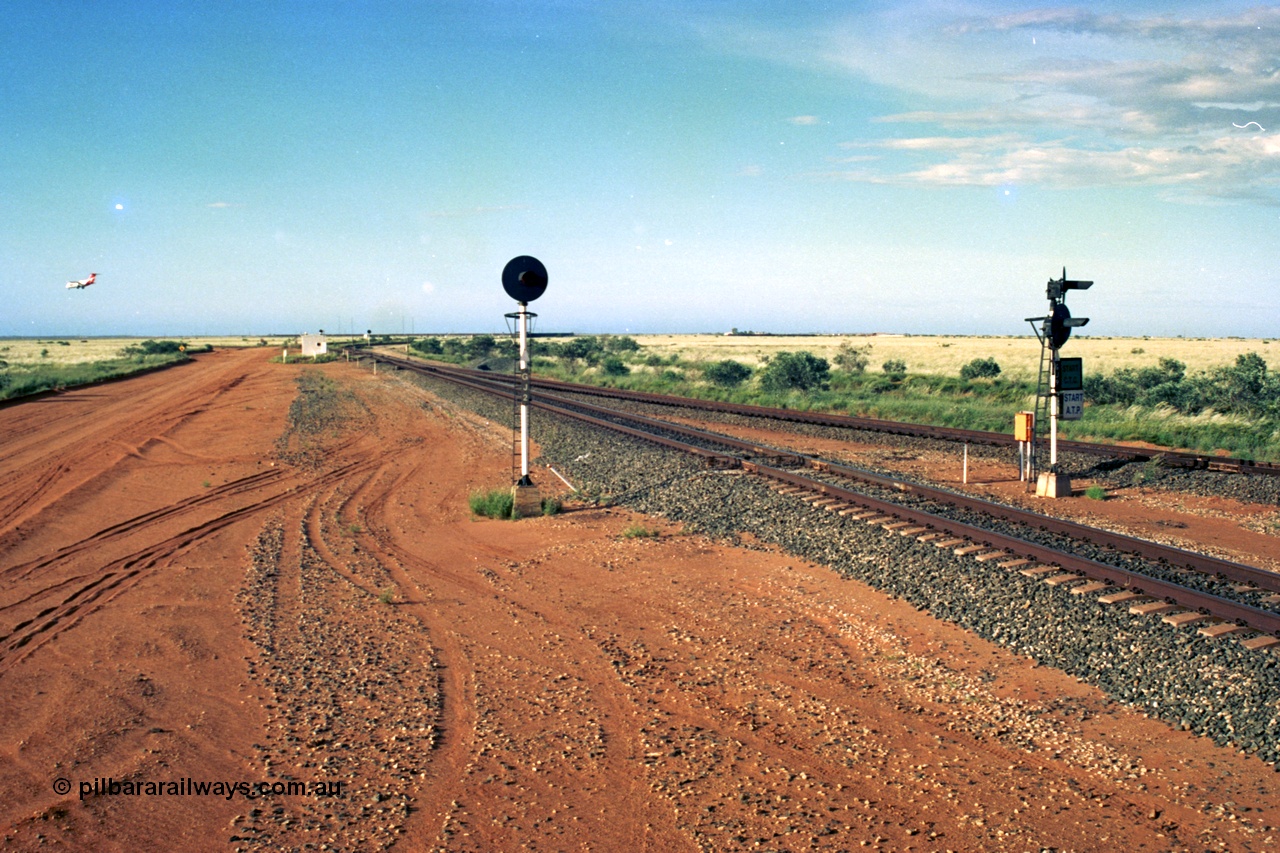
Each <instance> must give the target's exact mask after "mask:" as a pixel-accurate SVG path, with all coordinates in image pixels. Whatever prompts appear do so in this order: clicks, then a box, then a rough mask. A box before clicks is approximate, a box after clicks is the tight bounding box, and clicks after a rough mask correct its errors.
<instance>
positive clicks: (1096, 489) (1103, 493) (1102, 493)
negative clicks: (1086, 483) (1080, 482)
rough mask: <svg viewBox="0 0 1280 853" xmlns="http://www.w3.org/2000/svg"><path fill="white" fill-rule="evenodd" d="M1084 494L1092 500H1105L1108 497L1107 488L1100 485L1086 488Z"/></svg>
mask: <svg viewBox="0 0 1280 853" xmlns="http://www.w3.org/2000/svg"><path fill="white" fill-rule="evenodd" d="M1084 496H1085V497H1086V498H1088V499H1089V500H1091V501H1105V500H1106V499H1107V490H1106V489H1104V488H1102V486H1099V485H1093V486H1090V487H1089V488H1087V489H1085V490H1084Z"/></svg>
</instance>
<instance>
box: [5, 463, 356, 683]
mask: <svg viewBox="0 0 1280 853" xmlns="http://www.w3.org/2000/svg"><path fill="white" fill-rule="evenodd" d="M366 467H368V463H363V464H361V463H354V464H352V465H349V466H347V467H345V468H343V469H340V470H338V471H335V472H330V473H329V474H327V475H326V476H324V477H323V478H322V480H321V481H320V482H316V483H312V484H310V485H293V486H289V487H287V488H286V489H285V490H283V491H277V492H273V493H271V494H268V495H266V496H263V497H259V498H257V499H255V500H253V502H252V503H249V504H243V503H242V504H241V505H239V506H237V507H236V508H234V509H231V510H224V511H221V512H219V513H218V514H217V515H215V516H214V517H213V518H209V519H207V520H204V521H201V522H199V523H197V524H195V525H193V526H191V527H188V528H186V529H185V530H183V531H182V532H181V533H179V534H177V535H175V536H170V537H167V538H165V539H163V540H161V541H158V542H155V543H153V544H151V545H148V546H147V547H145V548H142V549H140V550H136V551H133V552H132V553H130V554H128V555H126V556H124V557H120V558H117V559H115V560H112V561H110V562H108V563H105V564H103V565H101V566H100V567H98V568H96V569H95V570H93V571H92V572H91V573H88V574H84V575H77V576H73V577H70V578H64V579H60V580H58V581H56V582H54V583H52V584H51V585H49V586H46V587H43V588H39V589H36V590H34V591H29V592H27V593H26V594H25V595H24V596H23V597H22V598H21V599H19V600H18V601H15V602H13V603H10V604H6V605H3V606H0V612H5V611H11V612H13V613H17V612H19V611H21V610H27V611H30V610H31V609H33V608H36V607H41V605H40V602H41V601H42V600H44V599H48V598H52V597H55V596H57V595H59V594H61V593H60V591H63V592H65V589H66V587H69V586H75V589H73V590H72V591H71V592H70V594H66V595H65V596H64V597H63V598H61V600H60V601H58V602H57V603H56V604H53V605H51V606H44V607H42V609H40V610H39V611H38V612H37V613H35V615H34V616H26V617H25V618H24V616H23V615H17V617H16V618H17V619H18V621H17V622H16V624H14V626H13V627H12V628H11V629H10V630H9V632H8V633H7V634H5V635H3V636H0V674H2V673H3V672H4V671H5V670H7V669H8V668H9V667H11V666H12V665H14V664H15V663H18V662H19V661H21V660H22V659H23V658H25V657H26V656H28V655H30V654H32V653H34V652H35V651H36V650H37V649H38V648H39V647H40V645H42V644H43V643H45V642H48V641H49V640H50V639H52V638H53V637H55V636H57V635H58V634H60V633H62V632H63V631H67V630H70V629H72V628H74V627H75V626H76V625H78V624H79V623H80V621H81V620H82V619H84V618H85V617H86V616H89V615H90V614H92V613H95V612H97V611H98V610H99V609H101V608H102V607H104V606H106V605H107V604H109V603H111V602H112V601H113V600H115V598H116V597H118V596H119V595H121V594H122V593H124V592H126V591H128V590H129V589H130V588H132V587H133V586H134V585H135V584H136V583H137V582H138V581H139V580H140V579H141V578H142V577H144V576H145V575H146V573H148V572H151V571H153V570H156V569H158V568H163V567H165V566H166V565H169V564H170V563H172V562H173V561H174V560H176V559H177V558H178V557H179V556H180V555H181V554H182V553H183V552H184V551H186V550H187V549H188V548H190V547H192V546H193V545H195V544H196V543H198V542H199V541H200V540H202V539H205V538H207V537H209V536H212V535H214V534H215V533H218V532H219V531H221V530H223V529H224V528H226V527H228V526H229V525H231V524H235V523H237V522H240V521H243V520H245V519H246V518H251V517H252V516H255V515H258V514H260V513H263V512H266V511H268V510H271V509H273V508H274V507H276V506H277V505H279V504H281V503H283V502H286V501H294V500H296V499H298V498H299V497H300V496H303V495H306V494H309V493H312V492H315V491H318V490H320V489H323V488H324V487H325V486H326V485H327V484H330V483H332V482H335V481H338V480H341V479H342V478H343V477H344V476H350V475H351V474H353V473H356V472H358V471H360V470H361V469H363V468H366ZM271 479H274V478H271ZM253 491H256V489H254V488H252V487H250V488H241V489H234V490H230V491H229V492H228V493H226V494H223V495H219V496H217V497H216V498H215V499H212V500H199V499H196V500H193V501H192V502H191V503H190V504H188V505H185V506H179V507H173V508H169V509H168V510H162V511H158V512H157V513H155V514H154V517H152V518H148V519H143V520H141V521H138V522H137V523H134V524H124V525H120V526H118V528H117V529H114V530H109V531H102V532H100V535H99V534H95V536H94V537H91V538H90V539H89V540H82V541H81V542H79V543H77V544H76V545H75V546H69V547H68V548H67V549H66V550H65V553H63V554H59V555H55V556H53V557H51V558H50V559H48V560H45V561H40V562H38V563H37V564H36V565H34V566H29V567H18V568H19V569H23V568H25V571H19V572H18V576H19V577H20V578H26V577H28V576H30V575H31V574H32V573H33V572H35V571H37V570H49V569H51V568H54V567H60V566H61V565H62V564H63V563H66V562H68V561H71V560H73V559H74V558H77V557H79V556H80V555H82V554H83V553H84V552H87V551H91V550H92V548H93V547H94V546H95V545H97V544H100V542H101V541H102V540H104V539H107V538H110V537H126V536H127V537H130V538H132V537H134V536H137V535H139V533H141V532H144V529H145V528H147V527H149V526H150V525H152V524H155V523H156V522H157V521H159V520H161V519H164V520H168V519H169V518H170V517H171V516H173V515H175V514H188V513H190V512H192V511H194V510H196V509H202V508H204V507H205V506H206V505H207V504H210V503H213V504H218V503H222V502H224V501H225V500H226V499H227V498H232V497H234V498H241V499H243V495H244V493H245V492H253ZM213 509H214V510H215V511H217V509H218V508H217V507H214V508H213ZM68 620H70V621H68Z"/></svg>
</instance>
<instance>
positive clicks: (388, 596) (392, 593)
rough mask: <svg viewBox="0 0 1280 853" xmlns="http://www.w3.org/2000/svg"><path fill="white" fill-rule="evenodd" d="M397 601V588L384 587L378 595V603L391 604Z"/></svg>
mask: <svg viewBox="0 0 1280 853" xmlns="http://www.w3.org/2000/svg"><path fill="white" fill-rule="evenodd" d="M395 600H396V588H395V587H394V586H388V587H383V588H382V591H381V592H379V593H378V601H381V602H382V603H383V604H390V603H392V602H393V601H395Z"/></svg>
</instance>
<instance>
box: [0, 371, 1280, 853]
mask: <svg viewBox="0 0 1280 853" xmlns="http://www.w3.org/2000/svg"><path fill="white" fill-rule="evenodd" d="M269 357H270V353H268V352H266V351H264V350H245V351H238V352H236V351H228V352H221V353H215V354H213V355H210V356H202V357H201V358H200V359H199V360H198V362H196V363H195V364H191V365H187V366H184V367H181V368H177V369H174V370H170V371H166V372H163V373H158V374H152V375H148V376H143V377H140V378H137V379H133V380H129V381H126V382H119V383H114V384H109V385H103V386H99V387H96V388H88V389H83V390H79V391H71V392H67V393H64V394H61V395H58V396H54V397H48V398H44V399H42V400H38V401H35V402H31V403H27V404H22V405H17V406H10V407H8V408H3V409H0V793H2V794H3V797H0V838H2V839H3V843H2V844H0V847H3V849H14V850H28V849H49V848H50V847H51V846H54V845H57V846H58V847H61V848H63V849H73V850H121V851H134V850H151V849H174V850H176V849H182V850H221V851H227V850H235V849H244V850H275V849H333V850H376V849H384V848H385V847H387V846H389V845H394V847H395V848H396V849H403V850H475V851H492V850H521V849H527V850H618V849H630V850H653V851H680V850H690V851H693V850H753V849H762V850H764V849H767V850H842V849H848V850H853V849H881V850H939V851H940V850H1038V849H1041V848H1053V849H1059V850H1183V849H1187V850H1190V849H1195V850H1204V849H1211V850H1217V849H1221V850H1261V849H1267V848H1269V847H1271V846H1272V845H1273V844H1275V843H1276V840H1277V836H1275V835H1273V833H1274V830H1273V829H1272V826H1273V823H1272V822H1273V821H1274V815H1275V814H1277V813H1280V795H1277V793H1276V788H1277V786H1276V784H1275V780H1276V778H1277V777H1276V775H1275V773H1274V772H1273V771H1272V769H1271V768H1269V767H1266V766H1264V765H1263V764H1262V763H1261V762H1259V761H1258V760H1256V759H1253V758H1249V757H1245V756H1241V755H1238V754H1236V753H1234V752H1232V751H1230V750H1226V749H1220V748H1218V747H1215V746H1214V745H1213V744H1212V743H1210V742H1208V741H1205V740H1202V739H1197V738H1194V737H1192V736H1190V735H1188V734H1185V733H1181V732H1176V731H1173V730H1171V729H1169V728H1168V727H1167V726H1165V725H1164V724H1162V723H1159V722H1156V721H1153V720H1148V719H1146V718H1145V717H1143V716H1142V715H1140V714H1135V713H1133V712H1130V711H1128V710H1125V709H1123V708H1120V707H1119V706H1117V705H1115V704H1114V703H1111V702H1108V701H1107V700H1106V699H1105V698H1104V697H1102V696H1101V694H1100V693H1099V692H1098V691H1096V690H1094V689H1093V688H1090V687H1088V686H1086V685H1082V684H1079V683H1077V682H1076V681H1075V680H1074V679H1072V678H1069V677H1067V676H1064V675H1063V674H1061V673H1059V672H1056V671H1054V670H1049V669H1045V668H1042V667H1036V666H1034V665H1033V664H1032V663H1031V662H1029V661H1027V660H1026V659H1025V658H1020V657H1017V656H1015V655H1012V654H1010V653H1008V652H1006V651H1004V650H1002V649H1000V648H998V647H996V646H993V645H991V644H989V643H986V642H984V641H982V640H979V639H977V638H975V637H972V636H970V635H968V634H966V633H965V632H963V631H961V630H960V629H958V628H955V627H954V626H951V625H947V624H945V623H941V622H938V621H937V620H935V619H933V618H931V617H929V616H927V615H923V614H920V613H918V612H916V611H915V610H914V609H913V608H911V607H910V606H908V605H905V604H903V603H902V602H898V601H893V600H890V599H888V598H885V597H884V596H882V595H880V594H878V593H875V592H873V591H871V590H870V589H868V588H866V587H864V586H862V585H860V584H858V583H856V582H851V581H845V580H841V579H840V578H838V577H837V576H836V575H835V574H834V573H832V572H831V571H829V570H827V569H825V568H822V567H820V566H814V565H810V564H807V563H804V562H802V561H799V560H796V559H794V558H791V557H789V556H786V555H783V554H779V553H775V552H772V551H767V550H746V549H735V548H730V547H726V546H723V545H720V544H717V543H714V542H711V541H708V540H706V539H703V538H701V537H698V536H690V535H684V534H682V533H680V531H677V530H670V529H666V528H663V526H662V525H661V524H660V523H658V522H654V521H652V520H647V519H642V518H637V517H635V516H632V515H630V514H628V513H625V512H622V511H618V510H596V509H576V510H572V509H571V511H570V512H567V513H565V514H563V515H560V516H555V517H550V518H537V519H527V520H523V521H520V522H516V523H511V522H498V521H488V520H476V519H473V518H471V516H470V514H469V512H468V510H467V506H466V497H467V495H468V493H469V492H470V491H472V490H474V489H476V488H481V487H492V486H495V485H498V484H502V483H505V482H508V481H509V479H510V446H509V441H510V433H509V431H507V430H505V429H497V428H494V427H491V426H489V425H487V424H485V423H484V422H482V421H480V420H478V419H477V418H476V417H474V416H473V415H470V414H468V413H465V412H461V411H459V410H456V409H454V408H452V407H450V406H449V405H447V404H445V403H443V402H441V401H440V400H438V399H435V398H433V397H430V396H429V395H427V394H426V393H425V392H423V391H421V390H420V389H417V388H414V387H412V386H409V385H407V384H402V383H401V382H400V381H399V380H398V379H397V378H396V377H395V375H394V374H392V375H386V374H380V375H379V376H377V377H374V376H371V375H370V373H368V372H367V371H361V370H359V369H358V368H356V367H355V366H352V365H346V364H341V363H335V364H331V365H326V366H323V367H320V368H308V367H301V366H296V365H287V366H286V365H273V364H270V363H269V362H268V359H269ZM306 371H315V373H316V374H319V375H322V376H324V377H327V378H328V379H329V380H331V383H329V384H327V385H326V386H325V388H323V389H321V391H312V392H308V393H310V394H311V395H312V397H318V396H323V395H326V394H327V395H328V399H331V400H336V401H337V403H336V405H337V406H338V408H339V409H340V410H341V411H342V412H343V414H344V418H343V420H342V421H341V422H328V421H324V422H322V424H321V428H320V429H319V431H317V432H314V433H305V432H303V433H299V432H296V431H294V432H287V423H288V422H287V413H288V411H289V408H290V404H291V403H292V402H293V401H294V399H295V397H297V396H298V389H297V385H296V380H297V378H298V377H299V375H300V374H302V373H304V372H306ZM304 396H305V395H304ZM538 479H539V482H541V483H544V484H549V483H553V482H557V481H556V480H555V478H554V477H553V476H551V475H550V474H543V475H542V476H541V477H540V478H538ZM636 521H640V522H642V523H644V524H646V525H648V526H650V527H659V528H662V529H663V535H661V536H659V537H656V538H646V539H629V538H625V537H622V536H621V535H620V534H621V531H622V530H623V529H624V528H626V527H627V526H628V525H629V524H632V523H634V522H636ZM287 779H293V780H296V781H298V782H302V783H305V784H306V785H307V786H308V787H307V789H306V790H305V791H293V792H287V791H285V790H283V789H282V788H281V787H279V785H278V783H280V782H282V780H287ZM95 780H100V781H99V782H98V783H97V789H96V790H95V787H94V785H95ZM215 782H222V783H226V784H227V785H228V789H229V790H230V794H229V795H228V794H227V791H226V790H223V791H218V792H215V791H213V790H212V788H211V789H210V791H209V792H208V793H206V794H197V793H194V792H193V790H192V789H193V787H194V786H196V785H197V784H200V785H203V784H204V783H210V784H211V785H212V783H215ZM239 783H244V787H243V788H240V789H239V790H237V789H236V785H237V784H239ZM260 783H267V784H268V785H270V784H272V783H277V785H278V787H277V789H276V793H274V794H270V793H269V794H268V795H264V796H254V797H252V798H251V797H249V796H246V794H248V793H250V792H254V793H256V792H257V791H258V790H259V789H258V788H257V787H250V786H257V785H259V784H260ZM64 785H65V790H63V786H64ZM113 785H114V786H115V787H114V788H113V787H112V786H113ZM326 845H327V847H326Z"/></svg>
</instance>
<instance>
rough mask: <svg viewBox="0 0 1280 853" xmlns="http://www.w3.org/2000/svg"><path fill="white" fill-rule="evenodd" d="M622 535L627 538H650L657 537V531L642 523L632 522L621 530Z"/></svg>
mask: <svg viewBox="0 0 1280 853" xmlns="http://www.w3.org/2000/svg"><path fill="white" fill-rule="evenodd" d="M622 535H623V537H625V538H627V539H650V538H657V536H658V531H657V530H655V529H653V528H650V527H645V526H644V525H643V524H632V525H630V526H629V527H627V528H626V529H625V530H623V531H622Z"/></svg>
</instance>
